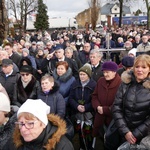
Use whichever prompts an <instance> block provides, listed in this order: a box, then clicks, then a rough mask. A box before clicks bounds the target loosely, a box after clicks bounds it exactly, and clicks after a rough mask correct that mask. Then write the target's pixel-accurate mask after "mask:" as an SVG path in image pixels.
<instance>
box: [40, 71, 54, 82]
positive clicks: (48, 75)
mask: <svg viewBox="0 0 150 150" xmlns="http://www.w3.org/2000/svg"><path fill="white" fill-rule="evenodd" d="M46 79H48V80H49V81H50V82H54V78H53V76H51V75H50V74H48V73H47V74H45V75H44V76H42V78H41V81H43V80H46Z"/></svg>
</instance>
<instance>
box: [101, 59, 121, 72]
mask: <svg viewBox="0 0 150 150" xmlns="http://www.w3.org/2000/svg"><path fill="white" fill-rule="evenodd" d="M105 70H107V71H114V72H116V71H117V70H118V65H117V64H116V63H115V62H113V61H106V62H104V63H103V65H102V71H105Z"/></svg>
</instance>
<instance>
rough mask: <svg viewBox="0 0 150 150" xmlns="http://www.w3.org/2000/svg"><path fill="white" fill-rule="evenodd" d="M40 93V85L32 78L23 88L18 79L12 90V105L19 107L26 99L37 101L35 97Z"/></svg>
mask: <svg viewBox="0 0 150 150" xmlns="http://www.w3.org/2000/svg"><path fill="white" fill-rule="evenodd" d="M40 91H41V87H40V83H39V82H38V81H37V80H36V79H35V78H34V77H33V76H32V79H31V81H30V82H29V84H28V85H27V86H26V87H25V88H24V87H23V85H22V81H21V77H20V78H19V80H18V82H17V84H16V86H15V88H14V96H13V100H14V103H15V104H16V105H17V106H19V107H20V106H21V105H22V104H23V103H24V102H25V101H26V100H27V99H37V95H38V93H39V92H40Z"/></svg>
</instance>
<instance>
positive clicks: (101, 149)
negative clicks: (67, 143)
mask: <svg viewBox="0 0 150 150" xmlns="http://www.w3.org/2000/svg"><path fill="white" fill-rule="evenodd" d="M73 146H74V149H75V150H79V148H80V145H79V139H78V135H77V134H75V136H74V138H73ZM95 150H104V147H103V142H102V140H101V139H100V138H97V139H96V144H95Z"/></svg>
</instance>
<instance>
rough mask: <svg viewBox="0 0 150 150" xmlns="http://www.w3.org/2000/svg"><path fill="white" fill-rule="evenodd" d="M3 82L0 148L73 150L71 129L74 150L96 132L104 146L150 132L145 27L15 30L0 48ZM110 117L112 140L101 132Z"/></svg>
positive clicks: (89, 146)
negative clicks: (112, 126)
mask: <svg viewBox="0 0 150 150" xmlns="http://www.w3.org/2000/svg"><path fill="white" fill-rule="evenodd" d="M108 46H109V47H108ZM113 48H116V49H120V51H111V49H113ZM101 49H106V51H105V52H104V51H102V50H101ZM107 49H109V53H110V57H109V60H108V57H107V55H108V53H107ZM0 84H1V85H0V150H25V149H26V150H32V149H36V150H44V149H45V150H73V149H76V146H75V144H74V140H73V139H74V135H77V136H78V141H79V142H78V143H79V150H94V149H95V150H96V149H97V148H96V145H97V142H99V141H98V140H97V139H98V138H100V140H101V144H100V147H99V149H100V148H101V149H102V150H103V149H104V150H117V148H118V147H119V146H120V145H121V144H122V143H123V142H125V141H127V142H129V143H130V144H131V145H133V144H139V143H140V142H141V140H142V139H143V138H144V137H147V136H149V134H150V33H149V31H148V30H146V29H139V28H136V27H134V28H131V27H128V28H118V29H113V28H111V29H110V30H109V36H107V34H105V33H100V32H99V31H96V32H94V31H80V30H75V31H66V30H63V31H57V30H55V31H53V32H50V33H48V32H44V33H42V32H41V31H39V32H32V33H22V34H19V33H18V32H16V34H15V36H14V37H13V38H12V37H10V36H8V38H7V39H5V40H4V41H3V43H2V45H1V47H0ZM66 119H69V121H70V123H71V125H72V126H73V129H74V131H73V132H72V134H73V135H70V134H69V130H68V122H67V120H66ZM112 120H114V121H115V125H116V127H117V129H118V130H117V134H116V141H117V142H115V143H111V142H113V140H112V141H109V142H108V141H107V138H104V137H105V133H106V132H107V129H108V128H109V125H110V123H111V121H112ZM117 138H118V139H117ZM145 150H146V145H145Z"/></svg>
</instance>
